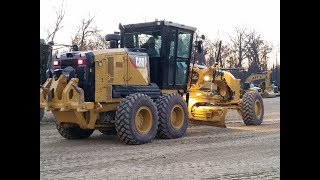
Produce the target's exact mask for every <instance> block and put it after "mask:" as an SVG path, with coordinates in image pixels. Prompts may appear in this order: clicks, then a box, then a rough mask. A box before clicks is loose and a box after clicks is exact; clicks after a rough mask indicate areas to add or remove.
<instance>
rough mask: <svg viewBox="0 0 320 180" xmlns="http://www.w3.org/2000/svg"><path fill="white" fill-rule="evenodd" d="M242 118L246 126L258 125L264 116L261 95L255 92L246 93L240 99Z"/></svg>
mask: <svg viewBox="0 0 320 180" xmlns="http://www.w3.org/2000/svg"><path fill="white" fill-rule="evenodd" d="M241 106H242V107H241V111H242V118H243V122H244V123H245V124H246V125H260V124H261V123H262V121H263V116H264V105H263V100H262V97H261V95H260V94H259V93H258V92H256V91H248V92H246V93H245V94H244V95H243V98H242V105H241Z"/></svg>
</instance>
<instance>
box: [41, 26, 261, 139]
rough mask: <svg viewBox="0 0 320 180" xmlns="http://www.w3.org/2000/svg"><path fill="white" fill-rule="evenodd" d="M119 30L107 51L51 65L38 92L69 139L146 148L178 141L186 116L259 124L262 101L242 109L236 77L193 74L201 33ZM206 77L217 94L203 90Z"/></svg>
mask: <svg viewBox="0 0 320 180" xmlns="http://www.w3.org/2000/svg"><path fill="white" fill-rule="evenodd" d="M119 29H120V34H109V35H107V36H106V40H107V41H109V42H110V49H103V50H96V51H73V52H68V53H61V54H58V55H57V56H55V57H53V58H52V61H51V65H52V67H53V68H52V71H48V72H49V75H48V77H49V78H48V79H47V80H46V82H45V83H44V84H43V85H42V87H41V88H40V108H43V109H46V110H50V111H51V112H52V113H53V116H54V119H55V123H56V125H57V130H58V132H59V133H60V134H61V136H63V137H64V138H67V139H82V138H87V137H89V136H90V135H91V134H92V133H93V131H94V130H95V129H97V130H99V131H100V132H102V133H104V134H109V133H110V132H116V133H117V135H118V137H119V138H120V140H121V141H123V142H124V143H126V144H143V143H148V142H150V141H151V140H152V139H153V138H154V137H155V136H156V135H157V136H158V137H159V138H166V139H171V138H179V137H181V136H183V135H184V134H185V132H186V129H187V127H188V122H189V116H190V119H198V120H200V121H201V120H208V119H209V120H211V119H217V118H218V119H220V120H223V121H224V115H225V113H226V108H233V109H238V111H239V112H240V113H241V115H242V116H243V117H244V120H245V123H246V124H248V125H251V124H255V125H256V124H260V123H261V122H262V119H263V102H262V99H261V96H260V95H258V94H256V93H254V92H248V93H246V94H245V95H244V100H243V101H241V100H240V84H239V81H238V80H237V79H235V78H234V77H233V76H232V74H230V73H228V72H223V71H219V70H218V68H217V67H212V68H208V69H206V70H203V69H201V70H200V69H199V68H198V69H197V68H190V62H191V51H192V50H193V48H194V47H196V49H197V51H198V52H201V51H202V46H201V40H199V41H196V43H195V45H194V44H193V39H194V32H195V30H196V28H194V27H190V26H186V25H182V24H177V23H172V22H168V21H154V22H146V23H138V24H128V25H121V24H119ZM119 46H120V47H119ZM190 69H191V72H190ZM196 73H198V77H199V78H198V80H196V81H195V82H194V79H195V78H194V76H193V74H196ZM190 75H191V76H190ZM206 75H208V76H209V79H210V77H212V80H213V81H212V83H213V84H215V85H216V86H217V93H218V94H214V93H213V92H205V91H202V89H201V88H199V86H201V82H202V81H204V80H206V78H203V77H205V76H206ZM188 82H189V83H188ZM199 93H200V94H201V97H200V96H198V95H199ZM210 93H211V95H212V96H211V95H210V96H206V97H205V98H204V99H203V97H204V96H202V95H207V94H210ZM242 104H243V105H242ZM188 105H189V106H188ZM210 113H211V116H209V115H208V114H210Z"/></svg>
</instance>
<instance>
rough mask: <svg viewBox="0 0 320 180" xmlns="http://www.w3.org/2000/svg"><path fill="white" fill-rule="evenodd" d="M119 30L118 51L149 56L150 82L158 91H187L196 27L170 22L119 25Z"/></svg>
mask: <svg viewBox="0 0 320 180" xmlns="http://www.w3.org/2000/svg"><path fill="white" fill-rule="evenodd" d="M119 28H120V33H121V34H120V35H121V36H120V37H121V40H120V46H121V48H127V49H128V50H129V51H135V52H146V53H147V54H148V55H149V62H150V80H151V83H156V84H157V85H158V86H159V88H160V89H180V90H186V89H187V81H188V78H187V77H188V75H189V66H190V58H191V51H192V42H193V36H194V32H195V30H196V28H194V27H190V26H185V25H182V24H177V23H172V22H170V21H169V22H168V21H155V22H147V23H139V24H128V25H123V26H122V25H121V24H120V26H119Z"/></svg>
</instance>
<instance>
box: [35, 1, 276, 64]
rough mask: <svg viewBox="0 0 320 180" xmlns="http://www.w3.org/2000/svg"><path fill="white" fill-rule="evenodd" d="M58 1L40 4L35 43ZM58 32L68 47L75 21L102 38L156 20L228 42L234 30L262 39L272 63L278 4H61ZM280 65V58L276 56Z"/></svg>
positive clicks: (49, 23)
mask: <svg viewBox="0 0 320 180" xmlns="http://www.w3.org/2000/svg"><path fill="white" fill-rule="evenodd" d="M62 1H63V0H41V1H40V38H45V37H46V29H48V28H50V27H52V26H53V25H54V21H55V18H56V14H55V11H56V9H59V7H60V6H61V4H62ZM64 4H65V10H66V14H65V18H64V19H63V21H62V25H63V28H62V29H61V30H60V31H59V32H58V33H57V34H56V38H55V42H57V43H64V44H70V42H71V36H72V35H73V34H74V33H75V30H76V29H77V26H79V25H80V20H81V19H83V18H86V17H88V15H89V14H90V15H91V16H95V19H94V21H93V24H94V25H97V27H98V28H99V29H101V30H102V34H107V33H113V32H114V31H119V30H118V24H119V23H120V22H121V23H122V24H127V23H139V22H145V21H153V20H155V19H159V20H163V19H165V20H168V21H173V22H177V23H181V24H185V25H189V26H193V27H196V28H197V29H198V30H199V32H200V33H201V34H204V35H206V37H207V38H208V39H211V40H214V39H216V38H217V36H218V37H219V38H221V39H222V41H223V42H222V43H224V42H225V43H227V42H229V41H230V40H229V37H228V34H230V35H233V34H234V29H235V27H246V28H249V29H254V30H256V32H257V33H259V34H261V37H262V39H264V40H266V41H267V42H268V43H269V44H270V45H273V46H274V51H273V53H272V55H271V57H270V60H271V61H270V62H269V64H271V63H272V62H273V61H275V59H276V58H275V57H276V56H275V55H276V51H280V0H197V1H191V0H158V1H155V0H118V1H115V0H110V1H109V0H64ZM277 54H278V55H277V57H278V62H280V52H278V53H277Z"/></svg>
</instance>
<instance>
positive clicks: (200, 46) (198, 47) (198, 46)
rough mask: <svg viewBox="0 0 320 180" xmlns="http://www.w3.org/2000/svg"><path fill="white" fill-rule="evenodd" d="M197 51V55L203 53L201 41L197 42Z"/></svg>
mask: <svg viewBox="0 0 320 180" xmlns="http://www.w3.org/2000/svg"><path fill="white" fill-rule="evenodd" d="M197 50H198V53H203V44H202V41H201V40H200V41H197Z"/></svg>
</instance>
